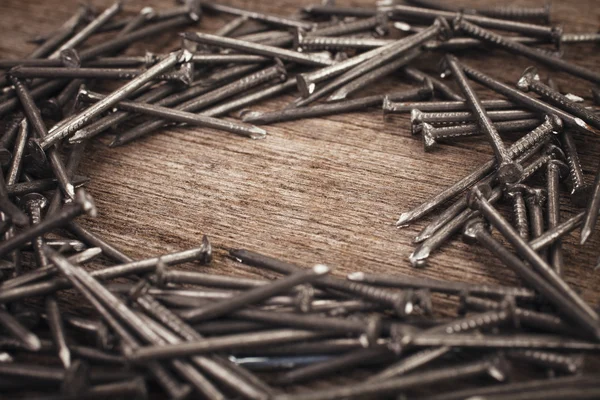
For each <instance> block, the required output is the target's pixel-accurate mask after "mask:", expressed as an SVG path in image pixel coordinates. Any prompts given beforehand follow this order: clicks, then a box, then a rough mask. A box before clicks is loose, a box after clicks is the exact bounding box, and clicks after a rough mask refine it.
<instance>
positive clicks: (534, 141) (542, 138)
mask: <svg viewBox="0 0 600 400" xmlns="http://www.w3.org/2000/svg"><path fill="white" fill-rule="evenodd" d="M560 130H562V122H561V120H560V119H559V118H556V117H552V118H551V117H548V118H546V121H544V122H543V123H542V124H540V125H539V126H538V127H537V128H536V129H534V130H533V131H531V132H529V133H528V134H527V135H525V136H524V137H522V138H521V139H519V140H517V141H516V142H515V143H513V145H512V146H511V147H510V148H509V151H510V153H511V155H512V156H513V158H516V157H520V156H521V155H523V154H524V153H525V152H526V151H528V150H530V149H532V148H534V147H536V146H537V145H538V144H540V143H543V142H546V141H547V140H548V139H549V138H550V136H551V135H552V132H555V131H560ZM494 166H495V160H490V161H488V162H487V163H486V164H484V165H482V166H481V167H479V168H478V169H477V170H475V171H473V172H472V173H471V174H469V175H467V176H466V177H465V178H463V179H462V180H460V181H459V182H457V183H456V184H454V185H453V186H451V187H449V188H447V189H445V190H444V191H442V192H440V193H438V194H437V195H436V196H434V197H433V198H431V199H429V200H428V201H426V202H425V203H423V204H421V205H420V206H418V207H416V208H414V209H413V210H411V211H410V212H406V213H403V214H402V215H400V218H399V220H398V222H396V226H403V225H406V224H408V223H409V222H411V221H414V220H416V219H417V218H420V217H422V216H424V215H426V214H427V213H428V212H430V211H431V210H433V209H434V208H436V207H438V206H439V205H440V204H442V203H443V202H444V201H446V200H448V199H450V198H452V197H454V196H456V195H457V194H459V193H461V192H463V191H464V190H465V189H466V188H468V187H470V186H471V185H473V184H475V183H476V182H478V181H479V180H481V179H482V178H483V177H484V176H486V175H488V174H489V173H490V172H492V171H493V168H494Z"/></svg>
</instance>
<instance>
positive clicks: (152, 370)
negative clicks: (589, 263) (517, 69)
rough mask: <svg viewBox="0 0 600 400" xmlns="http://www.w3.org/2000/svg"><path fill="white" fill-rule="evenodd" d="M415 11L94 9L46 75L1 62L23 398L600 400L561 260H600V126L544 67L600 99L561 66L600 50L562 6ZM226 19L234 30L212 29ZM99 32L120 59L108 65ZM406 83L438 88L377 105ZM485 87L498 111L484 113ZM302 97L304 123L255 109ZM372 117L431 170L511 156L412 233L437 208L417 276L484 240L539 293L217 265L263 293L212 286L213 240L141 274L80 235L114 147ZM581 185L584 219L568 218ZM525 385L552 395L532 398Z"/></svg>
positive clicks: (1, 302) (233, 258)
mask: <svg viewBox="0 0 600 400" xmlns="http://www.w3.org/2000/svg"><path fill="white" fill-rule="evenodd" d="M407 3H409V5H404V4H396V2H395V1H394V0H382V1H380V2H378V3H377V4H376V5H375V6H374V7H372V8H361V7H341V6H336V5H334V4H333V2H324V3H323V4H322V5H314V6H310V7H306V8H304V9H302V10H300V13H298V14H297V15H294V16H292V17H284V16H278V15H272V14H265V13H261V12H256V11H252V10H246V9H241V8H236V7H233V6H228V5H222V4H213V3H208V2H200V1H198V0H185V1H180V4H178V5H177V6H175V7H172V8H169V9H164V10H156V9H154V8H151V7H145V8H143V9H142V10H139V12H137V13H133V14H132V13H130V12H128V11H126V10H123V8H124V4H123V3H122V2H121V1H117V2H115V3H114V4H113V5H112V6H110V7H108V8H107V9H105V10H102V11H100V12H97V11H96V10H94V9H93V8H92V7H91V6H89V5H81V6H80V7H79V8H78V9H77V10H76V11H75V14H74V15H73V16H72V17H71V18H69V19H68V20H67V21H65V22H64V23H63V24H62V25H61V26H60V27H59V28H57V29H56V30H55V31H54V32H51V33H49V34H46V35H40V36H39V37H36V38H33V39H32V42H33V43H36V44H37V48H36V49H35V51H33V52H32V53H31V54H29V56H27V57H25V58H23V59H0V70H2V71H3V73H2V75H1V76H0V88H2V93H1V94H0V117H2V118H4V120H5V121H4V130H3V132H2V135H1V136H0V165H1V166H2V167H3V168H4V169H3V170H2V171H1V172H2V173H0V234H1V235H2V240H0V397H2V398H4V395H6V396H7V397H6V398H11V399H13V398H14V399H19V398H22V399H34V398H35V399H104V398H135V399H146V398H167V399H186V398H206V399H211V400H219V399H234V398H235V399H252V400H263V399H264V400H268V399H273V400H303V399H305V400H319V399H320V400H333V399H348V398H372V399H380V398H391V397H393V396H399V397H398V398H410V399H421V400H425V399H428V400H434V399H438V400H441V399H446V400H448V399H466V398H473V399H475V398H477V399H516V398H527V399H534V398H535V399H537V398H539V399H559V398H560V399H584V398H585V399H588V398H590V399H593V398H600V383H598V382H599V380H598V378H599V376H598V375H597V374H595V373H594V372H593V371H591V372H588V371H586V370H584V360H585V359H586V358H592V357H594V356H595V355H596V353H598V352H600V317H599V315H598V312H597V311H596V310H595V309H594V307H592V306H591V305H590V304H588V303H587V302H586V301H585V300H584V299H583V298H582V296H581V294H580V293H579V292H578V291H577V290H575V289H574V288H572V287H571V286H570V285H569V284H568V282H567V281H566V280H565V278H564V272H565V270H568V268H569V265H568V264H569V263H568V260H567V259H566V257H565V254H564V252H563V248H562V243H561V242H562V240H563V238H564V237H565V235H567V234H569V233H570V232H572V231H574V230H576V229H578V228H581V236H580V241H581V245H583V244H585V243H586V242H587V241H588V239H589V238H590V236H591V235H592V234H593V232H594V229H595V225H596V222H597V218H598V214H599V211H600V170H598V172H597V174H596V179H595V182H594V183H593V184H592V183H589V182H588V179H587V177H586V176H585V174H584V171H583V169H582V167H581V165H580V160H579V153H578V151H577V148H576V144H575V138H577V137H578V136H579V135H588V134H590V133H592V134H596V133H597V130H598V129H600V118H599V117H598V114H597V113H596V110H595V109H594V108H593V107H590V106H587V105H585V104H584V101H585V100H584V98H582V97H580V96H578V95H576V94H573V93H564V92H562V91H561V90H560V88H559V87H557V85H556V84H555V83H554V81H553V80H552V79H550V78H549V79H547V80H542V79H541V78H540V75H539V73H538V71H537V69H536V68H535V65H544V66H547V67H549V68H551V69H552V70H555V71H562V72H564V73H567V74H569V75H571V76H572V77H573V78H574V79H581V80H584V81H587V82H590V83H592V84H593V85H598V84H600V72H596V71H594V70H591V69H588V68H586V67H583V66H580V65H576V64H574V63H572V62H569V61H566V60H564V59H562V58H561V56H562V53H561V49H562V47H561V46H565V45H566V46H568V45H570V44H573V43H583V44H585V43H593V42H598V41H599V40H600V36H599V34H598V33H595V32H594V33H587V34H586V33H581V34H579V33H578V34H575V33H573V34H571V33H563V31H562V29H561V28H559V27H557V26H556V25H553V24H551V23H550V7H549V6H540V7H531V8H525V7H506V6H498V7H485V8H483V7H482V8H478V9H473V8H465V9H460V8H457V7H454V6H452V5H450V4H447V2H441V1H437V0H418V1H417V0H410V1H407ZM124 14H127V15H124ZM215 14H216V15H220V16H225V17H226V18H228V21H229V22H227V23H226V24H224V25H223V26H222V27H221V28H220V29H218V31H216V32H212V33H207V32H203V31H201V29H202V20H203V19H204V18H214V15H215ZM188 27H191V29H189V30H188V31H184V29H186V28H188ZM192 30H193V31H192ZM98 34H103V35H105V36H104V38H105V39H104V40H103V41H100V42H98V41H96V42H95V43H97V44H89V43H88V39H90V38H92V37H94V36H96V35H98ZM168 35H170V36H171V38H173V39H176V40H179V45H178V46H176V47H177V48H173V49H171V51H165V52H164V53H161V54H157V53H150V52H146V54H143V55H140V54H138V55H131V54H130V53H128V54H127V55H126V54H124V52H125V50H127V49H128V47H129V46H131V45H133V44H136V43H138V42H146V43H147V42H149V41H151V40H154V39H156V38H158V37H161V38H162V37H164V36H168ZM497 49H499V50H500V51H504V52H508V53H511V54H514V55H519V56H522V57H525V58H527V59H528V60H530V61H531V62H532V64H534V66H530V67H528V68H526V69H525V70H524V71H523V74H522V76H521V78H520V79H519V80H518V81H517V82H510V83H505V82H503V81H502V80H501V79H497V78H494V77H492V76H489V75H487V74H486V73H485V72H482V71H480V70H478V69H475V68H473V67H472V66H470V65H468V63H466V62H464V60H463V59H461V57H462V56H461V55H462V54H463V52H464V51H472V52H486V51H488V52H489V51H495V50H497ZM425 57H434V58H436V57H437V59H439V61H440V62H439V68H438V71H437V74H436V71H435V70H433V71H428V72H425V71H422V70H421V69H420V67H418V66H419V61H420V60H422V59H423V58H425ZM395 74H398V75H400V76H401V77H402V78H407V79H408V81H410V82H413V83H415V85H413V86H412V87H411V88H409V89H404V90H395V89H393V88H391V89H386V91H380V92H378V93H375V94H373V93H372V91H371V92H370V94H368V95H361V94H360V93H363V92H365V91H368V89H369V88H370V87H371V86H372V85H373V84H375V83H376V82H378V81H380V80H382V79H385V78H386V77H389V76H391V75H395ZM435 75H438V76H435ZM105 81H115V82H114V83H113V85H117V87H118V88H117V89H116V90H112V91H111V90H108V89H106V88H107V85H105V84H104V82H105ZM474 83H477V84H480V85H482V86H484V87H486V88H487V89H489V90H491V91H492V92H494V93H495V94H496V98H495V99H491V100H490V99H487V100H484V99H480V95H479V91H478V90H475V86H474ZM113 87H114V86H113ZM295 90H296V91H297V93H298V97H297V98H296V99H295V100H294V101H292V102H291V103H290V104H289V105H288V106H287V107H286V108H284V109H281V110H274V111H269V112H258V111H253V110H249V109H248V107H251V106H253V105H256V104H258V103H259V102H261V101H262V100H265V99H268V98H272V97H275V96H278V95H285V94H288V93H290V92H294V91H295ZM599 93H600V91H599V90H598V89H597V88H596V87H593V88H591V93H590V96H588V97H591V96H593V99H594V100H595V101H596V102H598V100H599V99H600V95H599ZM580 95H581V94H580ZM585 95H587V94H585ZM240 110H242V112H241V113H240V114H239V118H238V119H231V118H229V119H225V118H224V117H227V116H229V114H231V113H233V112H234V111H240ZM364 110H375V111H377V110H383V114H384V116H385V120H386V123H390V122H391V121H392V120H393V118H392V117H393V116H394V115H396V114H408V115H410V126H407V127H406V128H409V129H407V131H410V132H411V133H412V134H413V135H415V136H417V137H418V136H420V137H421V138H422V142H423V146H424V149H425V151H434V149H435V148H437V147H438V146H439V145H440V144H443V143H448V142H458V141H460V140H463V139H465V138H471V139H472V138H474V137H481V138H482V139H484V140H485V142H486V143H488V144H489V146H490V148H491V151H492V152H493V157H491V158H490V160H489V161H488V162H486V163H485V164H483V165H481V166H479V167H477V168H476V169H475V170H474V171H473V172H471V173H470V174H469V175H467V176H466V177H464V178H462V179H461V180H459V181H458V182H456V183H455V184H454V185H452V186H451V187H448V188H446V189H444V190H442V191H441V192H439V193H438V194H436V195H435V196H434V197H433V198H431V199H428V200H426V201H425V202H424V203H422V204H420V205H418V206H416V207H414V208H413V209H411V210H408V211H406V212H403V213H402V214H401V216H400V219H399V220H398V222H397V225H398V226H399V227H402V226H406V225H408V224H413V223H415V222H416V221H417V220H419V219H421V218H423V217H425V216H429V215H431V214H433V212H434V211H438V214H437V215H435V216H434V217H433V219H432V220H431V221H429V223H428V224H427V225H426V226H425V227H423V229H422V231H421V232H420V233H419V235H418V236H417V238H416V239H415V242H416V243H417V248H416V249H415V251H414V252H413V254H412V255H410V257H409V260H410V263H411V264H412V265H413V266H415V267H419V268H423V267H425V266H426V265H427V261H428V259H429V257H430V256H431V254H432V252H434V251H436V250H438V249H440V248H441V247H442V246H443V245H444V244H446V243H448V241H449V240H450V239H451V238H452V237H453V236H454V235H455V234H457V233H462V237H463V239H464V241H465V242H467V243H469V244H473V245H478V246H480V247H483V248H484V249H486V250H487V251H488V252H489V253H491V254H492V255H493V256H494V257H497V258H498V259H499V260H500V261H501V262H502V263H503V264H504V265H505V266H506V267H507V268H508V269H510V270H511V271H514V273H516V275H517V276H518V277H519V279H520V281H521V282H522V286H519V285H516V286H512V285H505V286H503V285H490V284H476V283H472V282H458V281H449V280H445V279H431V278H418V277H414V276H408V275H399V274H395V275H391V274H376V273H367V272H360V271H358V272H354V273H351V274H349V275H347V276H346V277H345V278H340V277H338V276H335V273H333V274H330V272H332V269H331V268H330V267H328V266H325V265H322V264H316V265H313V266H301V265H298V264H296V263H293V262H290V261H287V260H281V259H278V258H273V257H271V256H269V255H267V254H263V252H264V253H269V251H268V249H266V250H261V251H260V252H257V251H253V250H250V249H226V252H225V253H223V252H220V253H218V254H215V255H214V256H215V257H220V258H222V260H220V261H222V262H224V263H230V264H232V265H235V266H236V267H239V268H240V269H242V268H245V269H247V270H248V271H254V272H256V273H257V274H256V276H257V277H256V278H250V277H248V275H246V276H244V277H241V276H232V275H225V274H218V273H216V272H215V271H214V270H209V269H206V268H205V267H204V266H207V265H209V264H210V263H211V262H212V259H213V251H212V246H211V243H210V242H209V239H208V238H207V237H206V236H204V237H203V238H202V240H201V242H200V243H199V245H198V247H196V248H192V249H187V250H182V251H178V252H174V253H169V254H161V255H160V256H157V257H152V258H146V259H141V260H134V259H132V258H131V257H130V256H128V255H127V254H125V253H124V252H122V251H121V250H120V249H118V248H117V247H116V246H115V245H113V244H111V243H109V242H108V241H107V240H105V239H104V238H102V237H101V236H99V235H97V234H95V233H93V232H91V231H89V230H88V229H87V228H85V227H84V226H83V225H84V224H83V223H82V222H81V221H80V220H79V219H78V218H79V217H80V216H89V217H96V214H97V212H96V206H95V204H94V201H93V199H92V197H91V195H90V194H89V193H88V192H87V191H86V189H85V188H84V186H85V184H86V183H87V181H88V179H87V178H86V177H85V176H84V175H81V174H79V164H80V161H81V159H82V158H83V157H84V156H85V151H86V145H87V143H88V142H89V141H90V140H92V139H94V138H95V137H97V136H100V135H107V134H109V133H110V132H114V131H116V132H118V133H117V134H116V136H115V137H114V138H113V140H112V143H111V144H110V146H111V147H115V146H122V145H126V144H129V143H132V142H135V141H137V140H143V139H142V137H143V136H147V135H150V134H152V133H155V134H160V131H161V129H162V128H164V127H168V126H173V125H178V126H179V125H184V126H192V127H200V128H210V129H216V130H222V131H225V132H229V133H233V134H235V135H239V136H241V137H240V138H239V140H247V139H265V138H267V131H266V130H265V129H263V128H261V127H259V126H258V125H261V126H262V125H270V124H275V123H284V122H286V121H293V120H299V119H305V118H316V117H323V116H329V115H336V114H348V113H352V112H358V111H364ZM240 119H241V120H240ZM115 127H117V128H118V129H116V130H115ZM202 133H203V132H202V131H201V130H200V129H195V130H194V134H202ZM509 138H512V139H516V140H514V141H511V140H510V139H509ZM267 140H268V139H267ZM563 187H565V188H566V189H567V190H566V192H567V194H568V195H569V197H570V201H571V203H572V205H573V206H574V207H576V208H579V209H581V211H580V212H579V213H578V214H577V215H575V216H574V217H571V218H568V219H565V218H564V217H563V215H562V214H561V195H562V194H563V193H562V191H563ZM501 202H504V203H506V204H507V205H508V206H509V207H508V209H509V214H510V217H506V216H505V214H506V213H505V212H504V211H501V210H504V209H502V208H501V207H497V204H499V203H501ZM444 207H445V208H444ZM491 228H494V229H495V230H496V231H497V232H498V235H495V234H492V231H491ZM500 236H501V237H502V240H501V239H499V237H500ZM507 244H508V245H509V246H507ZM98 260H103V262H104V264H106V262H110V263H111V265H110V266H104V267H101V268H99V267H98V265H99V264H97V261H98ZM91 262H93V263H94V264H95V265H94V266H95V268H88V267H89V266H90V265H89V264H90V263H91ZM182 264H191V266H192V268H193V269H190V268H187V269H184V268H179V269H178V268H177V266H178V265H182ZM358 268H360V266H358ZM265 275H268V276H274V278H272V279H266V278H264V276H265ZM439 298H443V299H447V300H448V301H449V302H450V303H451V304H453V305H454V306H455V307H454V308H455V313H454V314H452V316H449V314H448V310H447V309H446V310H444V312H440V310H437V309H436V299H439ZM74 299H75V300H74ZM72 304H80V307H78V308H75V310H73V307H72ZM513 367H519V368H525V369H526V370H527V371H530V372H531V376H527V379H519V380H517V381H516V382H510V380H511V378H513V377H515V376H516V374H515V373H513ZM536 374H537V375H536ZM346 375H347V376H346ZM332 377H335V378H334V379H333V380H332V381H329V382H328V384H327V385H326V386H324V385H313V384H312V383H313V382H316V381H319V380H322V379H330V378H332ZM348 377H349V379H348ZM356 378H358V379H356ZM344 379H345V381H344ZM340 381H342V383H338V382H340ZM457 382H461V385H460V387H461V389H457V387H458V385H456V383H457Z"/></svg>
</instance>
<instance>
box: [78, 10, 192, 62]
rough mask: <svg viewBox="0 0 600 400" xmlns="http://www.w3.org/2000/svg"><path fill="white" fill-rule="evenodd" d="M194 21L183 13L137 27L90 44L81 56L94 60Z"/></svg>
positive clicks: (84, 58)
mask: <svg viewBox="0 0 600 400" xmlns="http://www.w3.org/2000/svg"><path fill="white" fill-rule="evenodd" d="M192 22H194V21H193V19H192V18H190V17H189V15H182V16H180V17H175V18H171V19H168V20H166V21H161V22H157V23H154V24H151V25H149V26H148V27H146V28H141V29H137V30H135V31H133V32H131V33H128V34H126V35H123V36H120V37H115V38H113V39H109V40H106V41H104V42H102V43H99V44H97V45H94V46H90V47H88V48H86V49H85V50H82V51H81V52H80V53H79V58H80V59H81V61H82V62H83V63H85V62H86V61H88V60H92V59H94V58H96V57H98V56H100V55H103V54H104V55H105V54H110V53H114V52H116V51H119V50H121V49H123V48H125V47H127V46H128V45H130V44H132V43H135V42H137V41H140V40H145V39H147V38H149V37H155V36H156V35H157V34H159V33H162V32H164V31H167V30H170V29H174V28H181V27H182V26H185V25H189V24H190V23H192Z"/></svg>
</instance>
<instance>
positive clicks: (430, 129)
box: [415, 111, 540, 152]
mask: <svg viewBox="0 0 600 400" xmlns="http://www.w3.org/2000/svg"><path fill="white" fill-rule="evenodd" d="M491 112H493V111H490V113H491ZM539 125H540V120H539V119H537V118H535V119H520V120H514V121H500V122H495V123H494V126H495V127H496V130H497V131H498V133H511V132H523V131H531V130H532V129H535V128H536V127H538V126H539ZM415 130H418V128H416V127H415ZM420 130H421V135H422V136H423V147H424V150H425V151H427V152H428V151H432V150H434V149H435V148H436V147H437V145H438V142H439V141H447V140H449V139H451V140H455V139H459V138H469V137H473V136H480V135H482V133H481V130H480V129H479V125H478V124H476V123H470V124H464V125H449V126H433V125H430V124H428V123H423V124H422V125H421V127H420Z"/></svg>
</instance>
